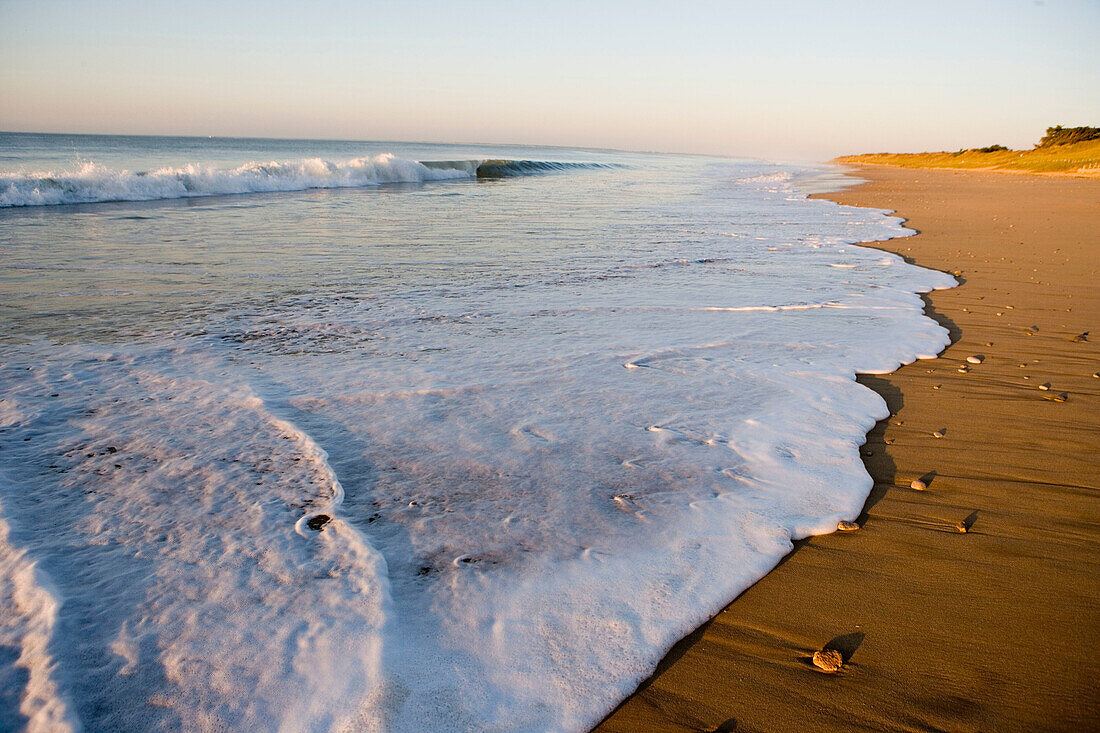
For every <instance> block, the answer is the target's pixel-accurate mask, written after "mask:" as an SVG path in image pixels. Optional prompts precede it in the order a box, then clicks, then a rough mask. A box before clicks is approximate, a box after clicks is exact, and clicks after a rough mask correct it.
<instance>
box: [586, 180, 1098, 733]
mask: <svg viewBox="0 0 1100 733" xmlns="http://www.w3.org/2000/svg"><path fill="white" fill-rule="evenodd" d="M857 175H859V176H861V177H863V178H866V179H869V180H870V183H867V184H864V185H861V186H859V187H856V188H853V189H849V190H846V191H843V192H841V193H835V194H829V195H827V196H826V198H830V199H833V200H836V201H840V202H842V203H846V204H852V205H856V206H871V207H876V208H884V209H895V210H897V211H898V213H899V215H901V216H904V217H906V218H907V219H908V220H909V226H911V227H913V228H915V229H917V230H919V231H920V232H921V234H920V235H919V236H917V237H912V238H906V239H897V240H893V241H888V242H883V243H879V244H876V245H874V246H878V247H881V248H882V249H885V250H888V251H891V252H897V253H899V254H901V255H903V256H905V257H907V258H909V259H910V260H911V261H913V262H916V263H917V264H920V265H924V266H927V267H932V268H936V269H940V270H945V271H948V272H954V271H961V275H960V278H959V279H960V280H961V283H962V284H961V285H960V287H958V288H955V289H954V290H949V291H939V292H936V293H934V294H933V295H932V296H931V297H930V298H928V299H927V300H926V302H927V303H928V309H927V310H928V313H929V315H931V316H932V317H933V318H936V319H937V320H939V321H940V322H941V323H942V324H943V325H945V326H946V327H948V328H949V329H950V331H951V333H952V339H953V341H954V343H953V345H952V346H951V347H949V348H948V349H947V351H946V352H945V353H944V354H943V355H942V357H941V358H940V359H937V360H928V361H919V362H917V363H915V364H912V365H909V366H906V367H903V368H902V369H900V370H898V371H897V372H895V373H893V374H890V375H886V376H866V377H860V381H861V382H862V383H863V384H866V385H867V386H869V387H871V388H873V389H875V390H876V391H878V392H879V393H880V394H881V395H883V397H885V398H886V400H887V402H888V403H889V405H890V409H891V412H892V413H894V416H893V417H891V418H890V419H889V420H888V421H883V422H882V423H879V425H878V426H877V427H876V428H875V429H874V430H873V431H872V432H871V433H870V434H869V435H868V442H867V445H866V446H865V447H864V455H865V457H864V461H865V463H866V465H867V470H868V471H869V472H870V474H871V475H872V476H873V477H874V480H875V485H874V489H873V491H872V493H871V496H870V498H869V499H868V501H867V505H866V507H865V508H864V512H863V514H862V515H861V516H860V518H859V520H858V521H859V523H860V524H861V525H863V527H862V529H860V530H859V531H856V532H837V533H834V534H831V535H826V536H822V537H815V538H812V539H810V540H807V541H803V542H800V543H798V546H797V548H796V550H795V552H793V553H792V554H791V555H789V556H788V557H787V558H786V559H785V560H784V562H783V563H781V564H780V566H779V567H778V568H776V569H775V570H774V571H773V572H772V573H770V574H769V575H768V576H766V577H765V578H764V579H763V580H761V581H760V582H759V583H757V584H756V585H754V586H753V587H752V588H750V589H749V590H748V591H746V592H745V593H744V594H742V595H741V596H740V597H739V598H738V599H737V600H736V601H734V602H733V603H731V604H730V605H729V606H727V607H726V608H725V609H724V610H723V611H722V612H721V613H719V614H718V615H717V616H716V617H715V618H714V619H712V620H711V621H710V622H709V623H708V624H706V625H705V626H704V627H702V628H701V629H699V630H697V631H696V632H694V633H693V634H692V635H691V636H689V637H688V638H686V639H685V640H683V641H682V642H681V643H680V644H678V645H677V646H676V647H675V648H674V649H673V650H672V651H671V652H670V653H669V654H668V656H667V657H666V658H665V660H663V661H662V663H661V665H660V666H659V668H658V671H657V673H656V674H655V675H654V676H653V677H652V678H651V679H650V680H648V681H646V682H645V683H643V685H642V686H641V687H640V688H639V690H638V692H637V693H636V694H635V695H634V696H633V697H631V698H630V699H628V700H627V701H626V702H624V703H623V705H622V706H620V707H619V709H618V710H616V711H615V712H614V713H613V714H612V715H611V716H609V717H608V718H607V720H605V721H604V723H603V724H601V726H600V727H599V728H598V729H597V730H600V731H604V732H606V733H611V732H612V731H624V732H625V731H630V732H631V733H633V732H636V731H734V730H736V731H793V730H875V731H881V730H913V731H930V730H946V731H994V730H995V731H1036V730H1044V731H1046V730H1066V731H1069V730H1074V731H1076V730H1086V729H1095V728H1094V726H1097V725H1098V722H1097V721H1100V692H1098V689H1100V610H1098V609H1100V378H1097V377H1094V376H1093V374H1094V373H1095V372H1097V371H1098V370H1100V278H1098V275H1100V273H1098V269H1100V180H1095V179H1093V180H1089V179H1074V178H1067V177H1053V176H1038V175H1034V176H1024V175H1014V176H1008V175H1000V174H995V173H983V172H969V171H943V170H914V169H903V168H893V167H884V166H867V167H863V168H860V169H859V170H858V172H857ZM1031 327H1037V330H1033V329H1032V328H1031ZM1089 330H1091V331H1092V333H1091V334H1090V335H1089V336H1088V337H1087V338H1088V339H1089V340H1087V341H1081V340H1079V339H1078V340H1077V341H1075V340H1074V339H1073V337H1074V336H1077V335H1078V334H1081V333H1082V332H1084V331H1089ZM978 354H981V355H984V356H985V359H984V361H983V362H982V363H981V364H970V365H969V367H970V370H969V372H968V373H960V372H959V371H958V369H959V367H960V366H962V365H964V364H966V363H967V362H966V358H967V357H968V356H972V355H978ZM1048 382H1049V383H1050V385H1051V387H1052V388H1051V390H1049V391H1043V390H1041V389H1040V388H1039V386H1040V385H1042V384H1044V383H1048ZM1062 392H1065V393H1067V395H1068V397H1067V400H1066V401H1065V402H1058V401H1055V396H1056V395H1059V394H1060V393H1062ZM941 429H945V434H944V435H943V437H942V438H936V437H934V436H933V432H934V431H937V430H941ZM930 474H931V476H930V478H931V480H930V481H929V486H928V488H927V489H926V490H924V491H916V490H913V489H912V488H910V483H911V481H912V480H913V479H915V478H918V477H921V476H926V475H930ZM967 517H970V518H971V520H972V522H973V524H972V526H971V527H970V531H969V532H967V533H965V534H964V533H961V532H959V531H958V530H957V529H956V523H958V522H960V521H963V520H964V519H966V518H967ZM830 641H833V642H834V644H833V645H834V646H836V647H838V648H840V649H841V651H842V652H843V654H844V655H845V656H846V657H848V659H847V661H846V663H845V665H844V667H843V668H842V669H841V670H840V671H839V672H838V673H836V674H833V675H828V674H825V673H822V672H819V671H817V670H816V669H815V668H814V667H813V666H812V665H811V664H810V662H809V660H808V658H809V657H810V655H811V654H812V653H813V652H814V651H815V650H817V649H820V648H821V647H822V646H823V645H826V644H827V643H828V642H830Z"/></svg>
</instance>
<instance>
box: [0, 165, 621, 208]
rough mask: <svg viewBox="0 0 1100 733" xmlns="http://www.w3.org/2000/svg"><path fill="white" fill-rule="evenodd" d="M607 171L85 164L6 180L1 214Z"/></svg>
mask: <svg viewBox="0 0 1100 733" xmlns="http://www.w3.org/2000/svg"><path fill="white" fill-rule="evenodd" d="M612 167H615V166H610V165H603V164H599V163H561V162H553V161H537V160H449V161H425V162H419V161H415V160H405V159H402V158H396V157H394V156H393V155H391V154H389V153H384V154H382V155H375V156H370V157H362V158H353V159H351V160H348V161H345V162H342V163H334V162H332V161H328V160H324V159H322V158H305V159H302V160H293V161H272V162H269V163H257V162H252V163H245V164H244V165H242V166H239V167H237V168H231V169H224V168H216V167H214V166H210V165H200V164H196V163H192V164H188V165H185V166H182V167H179V168H158V169H156V170H152V171H129V170H114V169H111V168H108V167H105V166H101V165H99V164H97V163H92V162H85V163H82V164H81V165H80V167H79V168H77V169H75V170H71V171H63V172H59V173H54V172H36V173H29V174H23V173H17V174H3V175H0V207H13V206H55V205H60V204H87V203H101V202H108V201H155V200H160V199H179V198H192V197H198V196H217V195H224V194H245V193H271V192H277V191H304V190H307V189H312V188H360V187H365V186H378V185H382V184H384V183H424V182H426V181H439V180H447V179H456V178H504V177H510V176H522V175H532V174H537V173H550V172H559V171H567V170H574V169H591V168H612Z"/></svg>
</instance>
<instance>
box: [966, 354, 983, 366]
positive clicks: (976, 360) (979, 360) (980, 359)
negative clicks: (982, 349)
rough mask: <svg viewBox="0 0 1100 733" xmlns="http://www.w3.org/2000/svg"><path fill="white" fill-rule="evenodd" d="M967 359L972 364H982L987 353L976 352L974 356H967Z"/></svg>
mask: <svg viewBox="0 0 1100 733" xmlns="http://www.w3.org/2000/svg"><path fill="white" fill-rule="evenodd" d="M966 360H967V361H968V362H970V363H971V364H981V363H982V362H983V361H985V354H974V355H973V356H968V357H966Z"/></svg>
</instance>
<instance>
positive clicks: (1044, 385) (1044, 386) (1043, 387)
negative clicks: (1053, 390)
mask: <svg viewBox="0 0 1100 733" xmlns="http://www.w3.org/2000/svg"><path fill="white" fill-rule="evenodd" d="M1039 389H1041V390H1043V391H1044V392H1047V391H1049V390H1050V382H1043V383H1042V384H1040V385H1039Z"/></svg>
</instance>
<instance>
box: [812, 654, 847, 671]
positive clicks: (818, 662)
mask: <svg viewBox="0 0 1100 733" xmlns="http://www.w3.org/2000/svg"><path fill="white" fill-rule="evenodd" d="M814 666H815V667H817V668H818V669H820V670H821V671H822V672H829V673H830V674H831V673H833V672H836V671H838V670H839V669H840V668H841V667H843V666H844V657H842V656H840V652H838V651H837V650H836V649H822V650H821V651H819V652H814Z"/></svg>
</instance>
